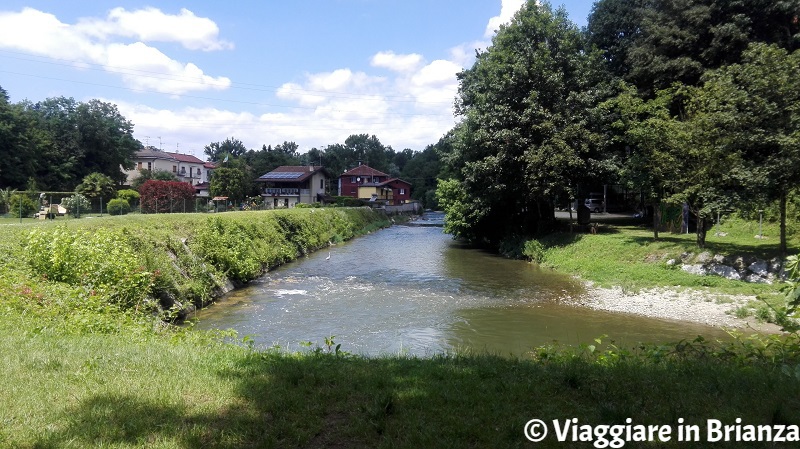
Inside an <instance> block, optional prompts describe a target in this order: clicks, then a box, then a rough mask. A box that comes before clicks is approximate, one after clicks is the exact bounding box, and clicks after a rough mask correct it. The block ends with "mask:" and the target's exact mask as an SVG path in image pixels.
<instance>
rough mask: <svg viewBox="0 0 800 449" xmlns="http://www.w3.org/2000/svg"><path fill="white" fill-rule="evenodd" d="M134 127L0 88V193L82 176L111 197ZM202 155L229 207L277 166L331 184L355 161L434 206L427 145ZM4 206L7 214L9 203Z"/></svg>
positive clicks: (84, 107)
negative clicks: (96, 179) (326, 176)
mask: <svg viewBox="0 0 800 449" xmlns="http://www.w3.org/2000/svg"><path fill="white" fill-rule="evenodd" d="M133 127H134V124H133V123H132V122H131V121H129V120H127V119H126V118H125V117H124V116H122V114H120V112H119V110H118V109H117V107H116V105H114V104H111V103H106V102H102V101H99V100H91V101H88V102H79V101H76V100H75V99H73V98H66V97H56V98H48V99H45V100H43V101H38V102H32V101H28V100H25V101H22V102H19V103H16V104H15V103H11V102H10V101H9V96H8V93H7V92H6V91H5V90H3V89H2V87H0V188H2V189H4V190H3V191H4V192H6V193H8V195H6V196H9V198H10V193H9V192H12V191H13V190H22V191H28V192H36V191H59V192H72V191H76V189H77V188H78V186H80V185H81V183H83V182H84V181H85V179H86V178H87V176H89V175H92V176H105V177H108V178H110V184H111V186H112V190H113V186H116V187H119V186H121V185H124V184H126V183H127V180H126V176H125V173H124V172H123V171H122V169H132V168H133V166H134V165H133V161H134V157H135V155H136V151H139V150H142V149H144V148H145V147H144V145H143V144H142V142H140V141H138V140H136V139H135V138H134V137H133ZM204 153H205V155H206V156H207V157H208V160H210V161H213V162H215V163H217V165H218V168H217V169H216V170H215V172H214V176H213V179H212V180H211V184H212V192H213V193H218V194H220V195H224V196H229V197H231V198H233V199H235V200H236V201H242V200H244V198H246V197H249V196H257V195H258V194H259V191H258V188H259V186H258V184H257V183H255V182H254V181H255V179H256V178H257V177H259V176H261V175H263V174H265V173H267V172H269V171H271V170H273V169H275V168H276V167H278V166H281V165H301V164H302V165H322V166H324V167H326V168H327V169H328V170H329V171H330V173H331V175H332V176H333V177H334V178H336V177H337V176H338V175H340V174H341V173H342V172H344V171H345V170H347V169H350V168H352V167H354V166H356V165H357V164H358V162H359V161H361V162H362V163H364V164H368V165H370V166H371V167H373V168H375V169H377V170H380V171H383V172H385V173H387V174H390V175H391V176H395V177H401V178H403V179H405V180H406V181H408V182H410V183H411V184H412V197H413V198H414V199H418V200H420V201H423V202H424V203H426V205H427V207H433V206H435V201H436V199H435V195H434V190H435V188H436V175H437V173H438V164H439V157H438V153H437V152H436V151H434V148H433V146H429V147H427V148H425V149H424V150H422V151H413V150H411V149H408V148H407V149H404V150H402V151H395V150H394V149H393V148H392V147H391V146H387V145H384V144H382V143H381V142H380V140H379V139H378V138H377V137H376V136H374V135H368V134H354V135H351V136H350V137H348V138H347V139H346V140H345V142H344V143H336V144H331V145H327V146H326V147H324V148H313V149H311V150H310V151H308V152H306V153H300V152H299V146H298V145H297V144H296V143H295V142H292V141H285V142H283V143H282V144H278V145H275V146H274V147H273V146H272V145H266V144H265V145H262V147H261V149H260V150H253V149H248V148H246V147H245V145H244V144H243V143H242V142H241V141H240V140H238V139H236V138H234V137H230V138H226V139H225V140H223V141H219V142H212V143H209V144H208V145H206V146H205V148H204ZM226 158H227V159H226ZM223 160H224V161H225V163H223ZM141 174H142V176H141V177H139V178H138V179H137V180H136V181H135V185H133V186H132V187H133V188H134V189H136V190H138V189H139V188H140V187H141V186H142V185H143V184H144V183H145V181H147V180H149V179H154V180H160V181H177V178H175V176H174V175H172V174H171V173H166V172H165V173H158V172H155V173H150V172H148V171H146V170H145V171H143V172H142V173H141ZM90 179H91V178H90ZM110 195H112V193H106V195H105V199H106V200H107V199H109V198H110ZM0 200H2V198H0ZM3 205H4V206H5V208H4V210H7V209H8V208H9V207H11V203H10V201H4V202H3ZM28 206H30V205H28ZM30 207H33V206H30Z"/></svg>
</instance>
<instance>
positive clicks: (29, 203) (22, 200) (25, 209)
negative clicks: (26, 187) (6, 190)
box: [8, 194, 39, 217]
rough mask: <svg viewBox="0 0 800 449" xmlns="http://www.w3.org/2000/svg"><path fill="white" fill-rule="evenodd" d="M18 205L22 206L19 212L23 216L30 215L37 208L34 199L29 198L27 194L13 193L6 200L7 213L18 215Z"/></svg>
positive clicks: (13, 215)
mask: <svg viewBox="0 0 800 449" xmlns="http://www.w3.org/2000/svg"><path fill="white" fill-rule="evenodd" d="M20 207H21V208H22V211H21V213H22V216H23V217H30V216H31V215H32V214H33V213H35V212H37V211H38V210H39V206H38V205H37V204H36V201H34V200H32V199H30V197H28V196H27V195H20V194H17V195H13V196H12V197H11V198H10V199H9V200H8V214H9V215H10V216H12V217H19V216H20Z"/></svg>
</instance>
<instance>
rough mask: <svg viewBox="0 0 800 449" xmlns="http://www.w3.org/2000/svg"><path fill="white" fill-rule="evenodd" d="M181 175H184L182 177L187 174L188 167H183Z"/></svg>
mask: <svg viewBox="0 0 800 449" xmlns="http://www.w3.org/2000/svg"><path fill="white" fill-rule="evenodd" d="M181 174H182V175H185V174H186V167H181Z"/></svg>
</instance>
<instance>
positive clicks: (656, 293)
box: [575, 282, 780, 333]
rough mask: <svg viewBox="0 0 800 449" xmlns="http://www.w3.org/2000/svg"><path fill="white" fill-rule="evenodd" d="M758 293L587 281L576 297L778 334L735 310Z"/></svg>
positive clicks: (584, 302) (606, 306)
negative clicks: (637, 287) (627, 287)
mask: <svg viewBox="0 0 800 449" xmlns="http://www.w3.org/2000/svg"><path fill="white" fill-rule="evenodd" d="M755 299H756V298H755V296H748V295H725V294H719V293H711V292H706V291H700V290H691V289H681V290H677V289H671V288H652V289H643V290H639V291H638V292H635V293H633V292H625V291H623V290H622V288H620V287H613V288H602V287H597V286H595V285H594V284H593V283H591V282H586V294H585V295H583V296H581V297H579V298H575V301H576V303H577V304H578V305H581V306H583V307H588V308H591V309H596V310H605V311H609V312H618V313H630V314H634V315H641V316H646V317H651V318H661V319H668V320H678V321H690V322H694V323H701V324H705V325H708V326H714V327H720V328H733V329H750V330H755V331H758V332H767V333H777V332H780V328H779V327H778V326H776V325H774V324H770V323H759V322H757V321H756V320H755V319H753V317H747V318H745V319H742V318H737V317H736V315H735V314H734V311H735V310H736V309H737V308H739V307H741V306H744V305H747V303H748V302H750V301H753V300H755Z"/></svg>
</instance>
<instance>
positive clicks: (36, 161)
mask: <svg viewBox="0 0 800 449" xmlns="http://www.w3.org/2000/svg"><path fill="white" fill-rule="evenodd" d="M0 124H1V126H0V129H2V131H0V185H2V186H4V187H12V188H17V189H22V188H26V187H28V182H29V180H30V179H35V180H36V183H37V185H38V187H39V188H40V189H44V190H61V191H64V190H72V189H74V188H75V186H76V185H77V184H78V183H79V182H80V181H81V180H82V179H83V178H84V177H85V176H87V175H89V174H90V173H93V172H100V173H103V174H105V175H107V176H109V177H111V178H112V179H113V180H114V181H116V182H119V181H122V180H124V174H123V173H122V171H121V170H120V167H128V168H130V167H132V166H133V165H132V164H133V162H132V160H133V159H132V158H133V155H134V152H135V151H136V150H138V149H140V148H141V144H140V143H139V142H138V141H136V140H135V139H133V124H132V123H130V122H129V121H127V120H126V119H125V118H124V117H123V116H122V115H121V114H120V113H119V111H118V110H117V107H116V106H115V105H113V104H109V103H104V102H102V101H99V100H90V101H89V102H87V103H82V102H77V101H75V100H74V99H72V98H64V97H58V98H49V99H46V100H43V101H40V102H37V103H31V102H28V101H24V102H21V103H18V104H11V103H9V102H8V95H7V94H6V92H5V91H3V90H2V89H0Z"/></svg>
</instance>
